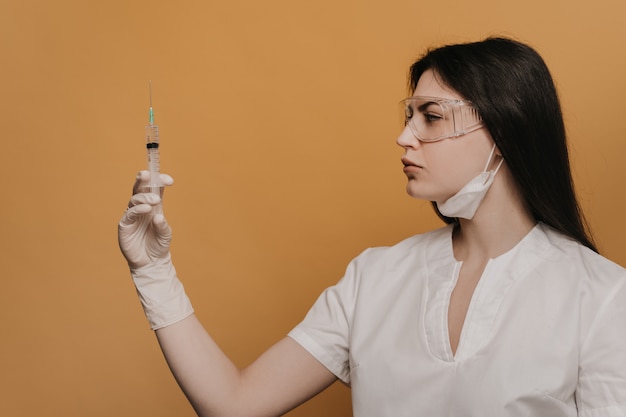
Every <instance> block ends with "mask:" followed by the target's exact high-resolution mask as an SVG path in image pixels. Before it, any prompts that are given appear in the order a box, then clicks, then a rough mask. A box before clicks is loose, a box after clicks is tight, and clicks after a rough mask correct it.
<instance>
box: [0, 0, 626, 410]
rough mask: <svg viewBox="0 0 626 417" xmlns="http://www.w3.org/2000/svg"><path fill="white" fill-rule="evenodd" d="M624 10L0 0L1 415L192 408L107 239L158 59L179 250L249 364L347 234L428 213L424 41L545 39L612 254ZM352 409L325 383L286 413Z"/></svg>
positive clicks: (208, 313)
mask: <svg viewBox="0 0 626 417" xmlns="http://www.w3.org/2000/svg"><path fill="white" fill-rule="evenodd" d="M624 15H626V3H624V2H623V1H621V0H596V1H593V2H590V1H583V0H568V1H565V0H562V1H559V0H525V1H517V2H513V1H505V0H474V1H464V0H452V1H449V2H426V1H418V0H384V1H383V0H378V1H367V0H361V1H355V0H351V1H349V0H317V1H306V2H304V1H297V0H264V1H255V0H229V1H221V2H215V1H186V0H182V1H176V2H171V1H170V2H166V1H121V0H110V1H99V2H95V1H84V0H57V1H54V2H53V1H45V0H25V1H18V0H12V1H7V0H2V1H1V2H0V60H1V61H0V62H1V65H0V75H1V77H0V106H1V108H0V122H1V123H0V128H1V129H2V132H1V135H0V138H1V139H0V141H1V142H0V143H1V145H2V146H1V147H0V174H1V178H2V197H1V204H0V218H1V219H2V231H1V233H0V245H1V246H0V253H1V255H0V256H1V258H0V259H1V260H0V262H1V272H2V275H1V277H2V278H1V279H2V289H1V290H0V309H1V310H0V331H1V336H0V337H1V339H0V340H1V342H0V369H1V371H0V415H3V416H12V417H18V416H39V415H47V416H81V417H82V416H102V417H105V416H106V417H110V416H151V417H158V416H192V415H193V411H192V409H191V407H190V406H189V405H188V404H187V402H186V401H185V399H184V397H183V395H182V394H181V393H180V391H179V390H178V388H177V386H176V384H175V382H174V380H173V378H172V377H171V376H170V374H169V371H168V370H167V367H166V365H165V363H164V361H163V360H162V358H161V356H160V351H159V349H158V347H157V344H156V342H155V339H154V336H153V334H152V332H151V331H150V330H149V328H148V325H147V323H146V322H145V319H144V317H143V313H142V311H141V308H140V305H139V302H138V301H137V299H136V295H135V293H134V289H133V287H132V284H131V281H130V278H129V275H128V271H127V268H126V265H125V263H124V260H123V259H122V257H121V255H120V254H119V251H118V248H117V241H116V224H117V221H118V219H119V217H120V216H121V214H122V212H123V209H124V207H125V205H126V201H127V199H128V196H129V192H130V187H131V185H132V182H133V179H134V176H135V173H136V172H137V171H138V170H139V169H141V168H143V167H144V165H145V155H144V154H145V150H144V137H143V135H144V131H143V129H144V125H145V124H146V121H147V107H148V80H150V79H151V80H152V82H153V94H154V107H155V112H156V121H157V123H158V124H159V126H160V128H161V142H162V153H161V155H162V169H163V171H164V172H168V173H170V174H171V175H172V176H174V177H175V179H176V184H175V185H174V186H173V187H172V188H171V189H169V190H168V192H167V195H166V211H167V214H168V218H169V221H170V223H171V224H172V225H173V227H174V232H175V237H174V243H173V248H172V252H173V256H174V259H175V262H176V265H177V268H178V271H179V274H180V276H181V278H182V280H183V281H184V283H185V285H186V287H187V291H188V293H189V295H190V297H191V299H192V301H193V303H194V306H195V308H196V310H197V314H198V315H199V317H200V318H201V320H202V321H203V323H204V324H205V325H206V327H207V328H208V329H209V330H210V332H211V333H212V334H213V335H214V337H215V338H216V339H217V341H218V342H219V343H220V345H221V346H222V347H223V348H224V350H225V351H226V352H227V353H228V354H229V355H230V356H231V357H232V359H233V360H234V361H235V362H236V363H238V364H239V365H241V366H244V365H246V364H247V363H249V362H250V361H251V360H253V358H255V357H256V356H257V355H258V354H259V353H260V352H262V351H263V350H264V349H265V348H267V347H268V346H269V345H271V344H272V343H273V342H274V341H276V340H278V339H279V338H281V337H282V336H283V335H285V334H286V333H287V332H288V331H289V330H290V329H291V328H292V327H293V326H294V325H295V324H296V323H297V322H298V321H299V320H300V319H301V318H302V317H303V315H304V314H305V313H306V311H307V310H308V308H309V306H310V305H311V304H312V303H313V301H314V300H315V299H316V297H317V296H318V294H319V292H320V291H322V289H324V288H325V287H327V286H328V285H331V284H333V283H334V282H336V281H337V280H338V279H339V278H340V277H341V275H342V274H343V270H344V268H345V266H346V265H347V263H348V262H349V261H350V259H351V258H352V257H354V256H355V255H357V254H358V253H359V252H360V251H362V250H363V249H365V248H366V247H368V246H374V245H387V244H392V243H394V242H396V241H399V240H400V239H402V238H404V237H407V236H409V235H411V234H414V233H418V232H422V231H425V230H428V229H431V228H433V227H437V226H438V225H439V224H440V223H439V221H438V220H437V219H436V217H435V216H434V214H433V213H432V211H431V209H430V206H429V205H428V204H427V203H425V202H419V201H414V200H411V199H410V198H409V197H407V196H406V195H405V193H404V185H405V178H404V175H403V174H402V170H401V165H400V155H401V153H402V152H401V150H400V148H398V147H397V146H396V145H395V144H394V140H395V137H396V135H397V134H398V133H399V131H400V123H401V122H400V118H399V116H398V110H399V109H398V106H397V102H398V101H399V100H400V99H402V98H403V97H404V96H405V95H406V89H405V86H406V73H407V69H408V66H409V65H410V63H411V62H412V61H413V60H414V59H415V58H416V57H417V56H418V55H419V54H420V53H421V52H422V51H423V50H424V48H425V47H427V46H431V45H439V44H442V43H447V42H456V41H469V40H476V39H479V38H482V37H485V36H487V35H491V34H503V35H509V36H513V37H516V38H517V39H520V40H522V41H525V42H528V43H530V44H532V45H533V46H535V47H536V48H537V49H538V50H539V52H540V53H541V54H542V55H543V56H544V57H545V59H546V61H547V62H548V65H549V66H550V68H551V69H552V71H553V74H554V76H555V79H556V81H557V84H558V88H559V91H560V94H561V97H562V100H563V108H564V112H565V116H566V122H567V126H568V131H569V135H570V139H571V150H572V161H573V170H574V173H575V178H576V181H577V188H578V191H579V193H580V198H581V201H582V204H583V206H584V209H585V211H586V213H587V215H588V217H589V220H590V222H591V225H592V226H593V229H594V231H595V235H596V238H597V241H598V243H599V246H600V248H601V250H602V252H603V253H604V254H605V255H607V256H608V257H609V258H611V259H613V260H615V261H617V262H618V263H621V264H624V265H626V253H625V252H624V248H625V243H626V240H625V237H624V232H625V231H626V225H625V224H624V221H623V216H622V215H623V210H624V205H625V203H626V201H625V198H624V187H623V178H624V177H626V163H625V162H624V155H625V154H626V152H625V151H626V144H625V141H624V120H625V114H626V113H625V111H626V109H625V107H624V97H625V96H626V77H624V74H626V45H625V41H626V26H625V25H624V24H623V17H624ZM349 414H350V399H349V390H348V389H347V388H345V387H343V386H341V385H339V384H336V385H335V386H333V387H332V388H331V389H330V390H329V391H327V392H325V393H324V394H322V395H321V396H320V397H318V398H316V399H314V400H313V401H311V402H310V403H308V404H306V405H305V406H303V407H302V408H300V409H298V410H296V411H293V412H292V413H290V414H289V415H291V416H294V417H295V416H300V417H302V416H347V415H349Z"/></svg>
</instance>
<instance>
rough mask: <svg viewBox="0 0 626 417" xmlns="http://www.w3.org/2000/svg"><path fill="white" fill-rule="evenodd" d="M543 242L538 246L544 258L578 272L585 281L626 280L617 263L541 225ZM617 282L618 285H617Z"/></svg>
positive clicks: (622, 270)
mask: <svg viewBox="0 0 626 417" xmlns="http://www.w3.org/2000/svg"><path fill="white" fill-rule="evenodd" d="M538 228H539V229H540V231H541V232H542V234H543V236H542V239H540V240H543V242H540V243H539V244H538V245H537V249H538V250H540V251H542V252H543V253H542V256H543V257H544V258H545V259H546V260H547V261H549V262H551V263H555V264H559V265H560V266H561V267H563V268H567V269H571V270H576V271H577V272H578V273H577V274H576V275H578V276H580V277H581V278H584V279H591V280H595V281H598V280H600V281H601V280H609V281H613V282H615V281H616V280H617V282H619V281H623V280H626V270H625V269H624V268H623V267H622V266H620V265H618V264H617V263H615V262H613V261H611V260H609V259H607V258H605V257H604V256H602V255H600V254H598V253H596V252H594V251H592V250H591V249H589V248H587V247H586V246H584V245H582V244H580V243H579V242H577V241H575V240H573V239H571V238H569V237H567V236H565V235H563V234H562V233H560V232H558V231H556V230H554V229H552V228H551V227H550V226H547V225H545V224H539V225H538ZM617 282H616V283H617Z"/></svg>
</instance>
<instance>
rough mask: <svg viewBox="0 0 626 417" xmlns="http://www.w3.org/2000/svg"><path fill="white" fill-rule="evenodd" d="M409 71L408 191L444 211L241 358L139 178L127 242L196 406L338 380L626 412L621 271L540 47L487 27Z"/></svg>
mask: <svg viewBox="0 0 626 417" xmlns="http://www.w3.org/2000/svg"><path fill="white" fill-rule="evenodd" d="M410 77H411V78H410V89H411V94H412V95H411V97H409V98H408V99H406V100H404V108H405V115H406V127H405V129H404V130H403V132H402V133H401V135H400V137H399V138H398V140H397V143H398V144H399V145H400V146H401V147H402V148H403V149H404V155H403V157H402V163H403V165H404V172H405V174H406V176H407V178H408V184H407V192H408V193H409V194H410V195H411V196H413V197H416V198H420V199H427V200H429V201H432V202H433V206H434V207H435V209H436V210H437V212H438V214H439V215H440V216H441V217H442V219H443V220H444V221H445V222H446V223H448V225H447V226H445V227H443V228H441V229H437V230H434V231H431V232H429V233H425V234H422V235H417V236H413V237H411V238H409V239H406V240H404V241H402V242H400V243H398V244H397V245H394V246H392V247H386V248H373V249H368V250H366V251H365V252H363V253H362V254H361V255H360V256H358V257H357V258H356V259H354V260H353V261H352V262H351V263H350V265H349V266H348V269H347V271H346V275H345V276H344V277H343V279H342V280H341V281H340V282H339V283H338V284H337V285H335V286H333V287H331V288H329V289H327V290H326V291H324V293H323V294H322V295H321V296H320V298H319V299H318V301H317V302H316V303H315V304H314V306H313V307H312V308H311V310H310V311H309V313H308V314H307V317H306V318H305V319H304V321H303V322H302V323H300V324H299V325H298V326H297V327H296V328H295V329H293V330H292V331H291V332H290V334H289V336H288V337H286V338H285V339H283V340H281V341H279V342H278V343H277V344H276V345H274V346H273V347H272V348H270V349H269V350H268V351H267V352H265V353H264V354H263V355H262V356H261V357H260V358H259V359H258V360H257V361H255V362H254V363H253V364H252V365H250V366H249V367H248V368H246V369H244V370H238V369H236V367H235V366H234V365H233V364H232V362H231V361H230V360H228V359H227V357H226V356H225V355H224V354H223V353H222V352H221V351H220V350H219V348H218V347H217V346H216V345H215V343H214V342H213V341H212V339H211V338H210V336H209V335H208V334H207V333H206V332H205V330H204V329H203V327H202V325H201V324H200V323H199V322H198V320H197V319H196V318H195V316H194V315H193V310H192V308H191V305H190V303H189V300H188V299H187V297H186V295H185V293H184V291H183V289H182V285H181V284H180V282H179V281H178V279H177V277H176V273H175V271H174V269H173V267H172V264H171V261H170V259H169V235H170V229H169V226H168V225H167V222H166V221H165V219H164V217H163V216H162V215H161V214H152V209H153V207H156V206H158V204H159V198H158V197H156V196H155V195H150V194H143V193H137V190H138V189H139V187H140V186H141V185H143V184H145V183H146V181H147V173H145V172H143V173H141V175H140V176H139V177H138V180H137V182H136V185H135V193H134V195H133V197H132V198H131V202H130V204H129V209H128V211H127V212H126V214H125V216H124V217H123V218H122V220H121V222H120V226H119V236H120V246H121V248H122V252H123V253H124V255H125V256H126V258H127V260H128V262H129V266H130V268H131V273H132V276H133V279H134V281H135V284H136V286H137V289H138V292H139V295H140V297H141V299H142V303H143V305H144V310H145V311H146V315H147V317H148V319H149V321H150V322H151V324H152V327H153V328H154V329H155V330H156V334H157V337H158V340H159V342H160V344H161V347H162V349H163V352H164V354H165V357H166V359H167V361H168V363H169V365H170V367H171V369H172V371H173V373H174V376H175V377H176V378H177V380H178V382H179V384H180V385H181V387H182V389H183V390H184V392H185V394H186V395H187V397H188V398H189V400H190V401H191V403H192V404H193V406H194V408H195V409H196V411H197V412H198V414H199V415H207V416H208V415H211V416H221V415H224V416H273V415H280V414H282V413H284V412H286V411H287V410H289V409H291V408H293V407H295V406H297V405H298V404H300V403H301V402H303V401H305V400H306V399H308V398H310V397H311V396H313V395H315V394H316V393H318V392H320V391H321V390H323V389H324V388H325V387H327V386H328V385H330V384H331V383H332V382H334V381H335V380H337V379H340V380H341V381H343V382H344V383H346V384H349V385H351V387H352V397H353V409H354V414H355V416H360V417H361V416H368V417H369V416H371V417H384V416H389V417H400V416H407V417H408V416H411V417H414V416H429V417H430V416H437V417H439V416H480V417H484V416H499V417H500V416H511V417H512V416H594V417H597V416H625V415H626V331H624V329H625V324H626V323H625V322H626V273H625V271H624V270H623V269H622V268H621V267H620V266H618V265H615V264H613V263H612V262H610V261H608V260H606V259H605V258H603V257H601V256H600V255H598V254H597V253H596V250H595V247H594V245H593V243H592V240H591V239H590V238H589V237H588V234H587V232H586V229H585V225H584V221H583V219H582V215H581V213H580V210H579V207H578V203H577V201H576V198H575V195H574V191H573V186H572V180H571V175H570V170H569V162H568V156H567V146H566V141H565V130H564V126H563V120H562V115H561V111H560V106H559V102H558V98H557V94H556V90H555V87H554V84H553V82H552V79H551V76H550V74H549V72H548V69H547V68H546V66H545V64H544V62H543V60H542V59H541V58H540V57H539V55H538V54H537V53H536V52H535V51H534V50H532V49H531V48H530V47H528V46H526V45H524V44H521V43H519V42H516V41H512V40H509V39H501V38H490V39H487V40H484V41H481V42H475V43H470V44H460V45H450V46H446V47H443V48H439V49H435V50H432V51H430V52H428V53H427V54H426V55H425V56H424V57H422V58H421V59H420V60H418V61H417V62H416V63H415V64H414V65H413V66H412V67H411V73H410ZM164 181H165V182H166V183H168V184H169V183H171V178H169V177H167V176H164Z"/></svg>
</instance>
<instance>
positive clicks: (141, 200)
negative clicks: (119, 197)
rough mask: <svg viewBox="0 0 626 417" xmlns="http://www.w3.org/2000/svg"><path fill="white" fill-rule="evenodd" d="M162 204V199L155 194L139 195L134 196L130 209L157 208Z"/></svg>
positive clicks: (130, 202)
mask: <svg viewBox="0 0 626 417" xmlns="http://www.w3.org/2000/svg"><path fill="white" fill-rule="evenodd" d="M160 202H161V197H159V196H158V195H156V194H154V193H139V194H134V195H133V196H132V197H131V198H130V200H129V201H128V208H131V207H135V206H138V205H144V204H146V205H148V206H156V205H158V204H159V203H160Z"/></svg>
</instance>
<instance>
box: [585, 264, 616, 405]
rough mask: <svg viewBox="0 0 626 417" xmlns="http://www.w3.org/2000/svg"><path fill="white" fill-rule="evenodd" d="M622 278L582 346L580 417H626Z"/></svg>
mask: <svg viewBox="0 0 626 417" xmlns="http://www.w3.org/2000/svg"><path fill="white" fill-rule="evenodd" d="M620 278H621V280H620V282H619V284H618V285H617V286H616V287H615V289H614V290H613V291H612V292H611V293H610V294H609V295H608V297H606V302H605V303H604V304H603V305H601V306H600V307H599V309H598V312H597V316H596V317H595V319H594V322H593V324H592V326H591V328H590V330H589V333H588V334H587V336H586V339H585V341H584V343H583V345H582V347H581V353H580V365H579V377H578V387H577V390H576V402H577V405H578V410H579V414H578V415H579V416H580V417H624V416H626V282H625V281H626V278H625V277H624V275H623V274H622V276H621V277H620Z"/></svg>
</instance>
